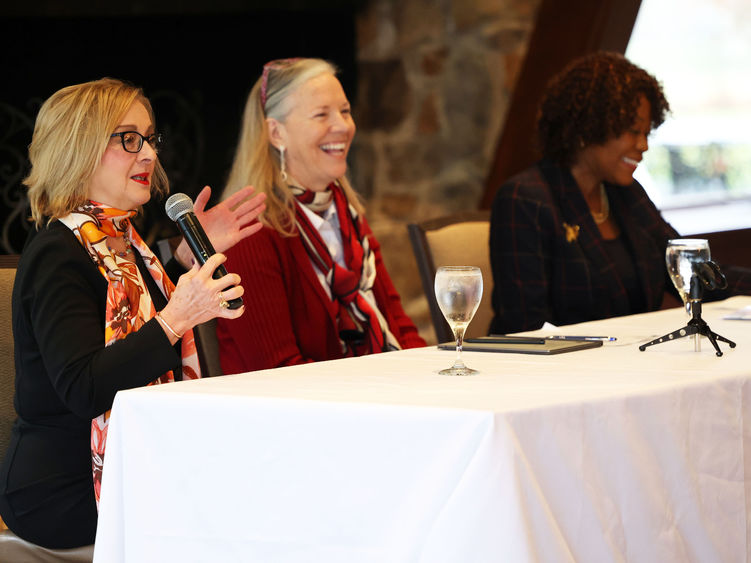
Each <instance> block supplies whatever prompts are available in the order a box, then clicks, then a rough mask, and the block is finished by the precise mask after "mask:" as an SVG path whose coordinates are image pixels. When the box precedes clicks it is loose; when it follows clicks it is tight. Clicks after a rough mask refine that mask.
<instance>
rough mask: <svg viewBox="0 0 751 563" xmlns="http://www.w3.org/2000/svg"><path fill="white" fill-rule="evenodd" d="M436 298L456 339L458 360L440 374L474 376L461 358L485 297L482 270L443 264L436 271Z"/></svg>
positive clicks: (473, 372)
mask: <svg viewBox="0 0 751 563" xmlns="http://www.w3.org/2000/svg"><path fill="white" fill-rule="evenodd" d="M435 298H436V301H438V307H440V309H441V312H442V313H443V316H444V317H445V318H446V322H448V324H449V326H450V327H451V330H452V331H453V333H454V338H456V360H455V361H454V365H453V366H451V367H450V368H446V369H442V370H441V371H439V372H438V373H440V374H441V375H474V374H476V373H477V370H474V369H471V368H468V367H467V366H465V365H464V362H463V361H462V343H463V342H464V333H465V331H466V330H467V326H468V325H469V323H470V321H471V320H472V317H474V316H475V311H477V307H478V305H479V304H480V299H481V298H482V272H481V271H480V268H477V267H475V266H441V267H440V268H438V271H437V272H436V274H435Z"/></svg>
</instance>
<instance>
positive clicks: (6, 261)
mask: <svg viewBox="0 0 751 563" xmlns="http://www.w3.org/2000/svg"><path fill="white" fill-rule="evenodd" d="M17 266H18V255H16V254H13V255H2V256H0V461H2V459H3V457H4V456H5V452H6V450H7V449H8V442H9V441H10V431H11V428H12V427H13V423H14V422H15V420H16V410H15V408H14V407H13V395H14V394H15V389H16V365H15V355H14V352H13V325H12V316H11V310H12V307H11V296H12V295H13V282H14V281H15V278H16V267H17Z"/></svg>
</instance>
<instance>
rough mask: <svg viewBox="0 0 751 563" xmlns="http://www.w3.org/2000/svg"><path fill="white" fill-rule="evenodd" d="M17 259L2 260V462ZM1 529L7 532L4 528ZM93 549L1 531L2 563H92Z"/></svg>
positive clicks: (11, 413) (12, 373)
mask: <svg viewBox="0 0 751 563" xmlns="http://www.w3.org/2000/svg"><path fill="white" fill-rule="evenodd" d="M17 266H18V255H10V256H6V255H2V256H0V462H2V459H3V457H5V452H6V450H7V449H8V442H9V441H10V432H11V428H12V426H13V422H14V421H15V419H16V411H15V408H14V407H13V395H14V394H15V385H16V366H15V356H14V350H13V330H12V321H11V296H12V294H13V282H14V281H15V277H16V267H17ZM2 528H5V526H4V525H3V526H2ZM93 559H94V546H93V545H87V546H83V547H76V548H73V549H47V548H45V547H41V546H39V545H36V544H33V543H31V542H28V541H26V540H24V539H21V538H19V537H18V536H17V535H16V534H14V533H13V532H11V531H10V530H8V529H2V530H0V561H8V562H9V563H10V562H13V563H91V561H92V560H93Z"/></svg>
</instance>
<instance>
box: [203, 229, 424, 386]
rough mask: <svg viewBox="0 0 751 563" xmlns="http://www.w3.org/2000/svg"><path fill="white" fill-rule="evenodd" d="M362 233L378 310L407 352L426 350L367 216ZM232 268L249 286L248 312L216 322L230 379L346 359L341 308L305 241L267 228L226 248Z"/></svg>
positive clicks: (246, 289)
mask: <svg viewBox="0 0 751 563" xmlns="http://www.w3.org/2000/svg"><path fill="white" fill-rule="evenodd" d="M362 222H363V231H362V232H363V234H364V235H366V236H369V237H370V246H371V248H372V250H373V252H375V258H376V280H375V284H374V286H373V294H374V295H375V298H376V302H377V303H378V308H379V309H380V311H381V313H382V314H383V316H384V317H385V318H386V320H387V322H388V325H389V329H390V330H391V332H392V334H393V335H394V336H395V337H396V339H397V340H398V341H399V344H401V346H402V348H417V347H420V346H425V341H424V340H423V339H422V338H420V336H419V334H418V333H417V328H416V327H415V325H414V323H413V322H412V321H411V320H410V318H409V317H408V316H407V315H406V314H405V312H404V310H403V309H402V305H401V300H400V299H399V294H398V293H397V292H396V289H394V285H393V283H392V282H391V278H390V277H389V275H388V272H387V271H386V267H385V266H384V264H383V259H382V257H381V248H380V245H379V244H378V242H377V241H376V239H375V237H374V236H373V233H372V232H371V230H370V227H369V226H368V224H367V222H366V221H365V219H364V218H363V219H362ZM225 266H226V267H227V270H228V271H230V272H236V273H238V274H239V275H240V278H241V279H242V282H241V283H242V285H243V287H244V288H245V296H244V297H243V299H244V301H245V313H244V314H243V315H242V316H241V317H240V318H239V319H234V320H227V319H217V320H218V323H217V337H218V339H219V351H220V356H221V363H222V371H223V372H224V373H225V374H230V373H241V372H245V371H254V370H259V369H267V368H274V367H279V366H288V365H293V364H302V363H307V362H317V361H321V360H333V359H336V358H341V357H342V351H341V348H340V345H339V337H338V331H337V322H336V317H335V314H336V307H335V306H334V303H333V302H332V301H331V299H330V298H329V297H328V295H326V292H325V290H324V289H323V287H322V286H321V282H320V281H318V277H317V276H316V272H315V270H314V269H313V266H312V264H311V263H310V258H309V257H308V254H307V252H306V251H305V248H304V247H303V244H302V241H301V240H300V237H299V236H293V237H282V236H280V235H279V233H277V232H276V231H275V230H274V229H272V228H270V227H264V228H263V229H261V231H259V232H258V233H256V234H255V235H253V236H251V237H249V238H246V239H244V240H243V241H241V242H240V243H238V244H236V245H235V246H234V247H233V248H231V249H230V250H229V251H227V262H226V264H225Z"/></svg>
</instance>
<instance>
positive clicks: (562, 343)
mask: <svg viewBox="0 0 751 563" xmlns="http://www.w3.org/2000/svg"><path fill="white" fill-rule="evenodd" d="M598 346H602V341H601V340H552V339H551V340H548V339H545V338H540V337H536V336H481V337H480V338H471V339H468V340H465V341H464V344H463V345H462V350H465V351H467V352H504V353H507V354H542V355H551V354H563V353H564V352H574V351H575V350H584V349H586V348H597V347H598ZM438 348H440V349H441V350H456V342H445V343H443V344H439V345H438Z"/></svg>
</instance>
